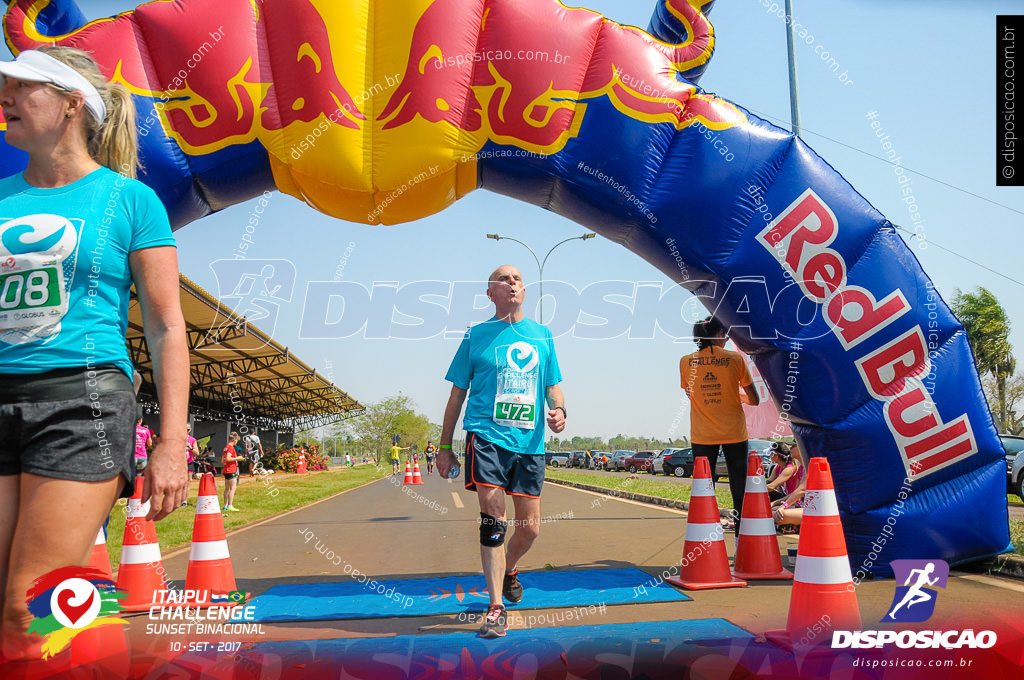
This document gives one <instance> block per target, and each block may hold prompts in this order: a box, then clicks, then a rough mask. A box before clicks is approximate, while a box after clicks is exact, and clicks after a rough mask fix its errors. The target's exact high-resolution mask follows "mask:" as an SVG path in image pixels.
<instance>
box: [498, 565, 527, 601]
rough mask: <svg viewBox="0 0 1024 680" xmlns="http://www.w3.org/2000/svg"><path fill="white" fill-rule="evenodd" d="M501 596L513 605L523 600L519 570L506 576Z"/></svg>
mask: <svg viewBox="0 0 1024 680" xmlns="http://www.w3.org/2000/svg"><path fill="white" fill-rule="evenodd" d="M501 595H502V597H504V598H505V599H506V600H508V601H509V602H511V603H512V604H517V603H519V602H521V601H522V599H523V584H522V583H520V582H519V568H518V567H516V570H515V571H513V572H512V573H511V574H505V580H504V582H503V583H502V584H501Z"/></svg>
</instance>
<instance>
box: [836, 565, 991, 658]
mask: <svg viewBox="0 0 1024 680" xmlns="http://www.w3.org/2000/svg"><path fill="white" fill-rule="evenodd" d="M889 564H890V565H891V566H892V571H893V574H894V575H895V577H896V583H897V584H898V583H900V582H901V581H902V583H903V585H902V586H901V585H897V586H896V593H895V594H894V595H893V598H892V603H891V604H890V605H889V609H888V611H887V612H886V615H885V616H884V617H882V623H890V622H892V623H920V622H922V621H927V620H928V619H930V618H931V617H932V615H933V614H934V613H935V602H936V600H937V598H938V590H936V588H943V589H945V587H946V582H947V580H948V579H949V564H947V563H946V562H944V561H943V560H893V561H892V562H890V563H889ZM889 644H895V645H896V646H897V647H899V648H900V649H910V648H915V649H938V648H940V647H941V648H943V649H961V648H968V649H988V648H989V647H992V646H994V645H995V644H996V634H995V632H994V631H991V630H982V631H978V632H977V633H976V632H975V631H973V630H971V629H968V630H963V631H960V630H903V631H897V630H860V631H849V630H836V631H832V648H833V649H841V648H847V647H849V648H853V649H872V648H874V649H880V648H883V647H885V646H886V645H889Z"/></svg>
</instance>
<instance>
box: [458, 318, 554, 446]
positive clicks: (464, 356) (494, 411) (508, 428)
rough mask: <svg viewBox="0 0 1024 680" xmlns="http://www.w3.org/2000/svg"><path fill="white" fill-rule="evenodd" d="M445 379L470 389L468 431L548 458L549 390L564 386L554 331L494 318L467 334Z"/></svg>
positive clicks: (534, 325) (466, 416)
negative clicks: (545, 430)
mask: <svg viewBox="0 0 1024 680" xmlns="http://www.w3.org/2000/svg"><path fill="white" fill-rule="evenodd" d="M445 380H448V381H450V382H452V383H453V384H454V385H455V386H456V387H458V388H459V389H463V390H469V397H468V399H467V400H466V415H465V417H464V418H463V419H462V424H463V427H464V428H465V429H466V431H468V432H475V433H477V434H478V435H480V436H481V437H483V438H484V439H486V440H487V441H490V442H493V443H495V444H498V445H499V446H503V447H504V448H506V449H508V450H509V451H515V452H516V453H528V454H539V455H543V454H544V427H545V425H546V424H547V409H546V408H545V404H544V399H545V396H546V394H547V388H548V387H551V386H552V385H557V384H558V383H560V382H562V374H561V372H560V371H559V370H558V359H557V357H556V356H555V341H554V339H553V338H552V337H551V331H549V330H548V329H547V328H546V327H545V326H541V325H540V324H539V323H537V322H535V321H531V320H529V319H524V320H522V321H520V322H518V323H514V324H510V323H506V322H504V321H499V320H498V319H496V318H492V319H490V320H489V321H485V322H484V323H482V324H479V325H477V326H473V327H472V328H470V329H469V330H468V331H466V336H465V337H464V338H463V339H462V344H461V345H459V350H458V351H457V352H456V353H455V358H454V359H453V360H452V365H451V367H449V369H448V374H447V375H446V376H445Z"/></svg>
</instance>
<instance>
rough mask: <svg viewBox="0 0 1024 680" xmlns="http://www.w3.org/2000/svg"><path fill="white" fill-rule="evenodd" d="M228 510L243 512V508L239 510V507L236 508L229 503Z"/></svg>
mask: <svg viewBox="0 0 1024 680" xmlns="http://www.w3.org/2000/svg"><path fill="white" fill-rule="evenodd" d="M228 510H230V511H231V512H241V510H239V509H238V508H236V507H235V506H233V505H229V506H228Z"/></svg>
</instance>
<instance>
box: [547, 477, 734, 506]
mask: <svg viewBox="0 0 1024 680" xmlns="http://www.w3.org/2000/svg"><path fill="white" fill-rule="evenodd" d="M546 477H547V478H548V479H559V480H562V481H565V482H578V483H580V484H590V485H591V486H599V487H601V488H602V489H609V490H613V491H621V492H627V493H640V494H645V495H647V496H657V497H658V498H670V499H672V500H677V501H687V502H688V501H689V500H690V485H689V484H684V483H681V482H678V481H676V480H675V479H669V478H667V477H660V476H657V475H650V474H638V475H637V478H636V479H630V478H629V477H622V476H620V475H611V474H609V475H602V474H601V473H594V474H591V473H588V472H583V471H577V470H566V469H563V468H548V469H547V473H546ZM715 497H716V498H718V507H719V509H725V508H732V494H731V493H729V483H728V482H727V481H722V482H719V483H718V484H716V485H715Z"/></svg>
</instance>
